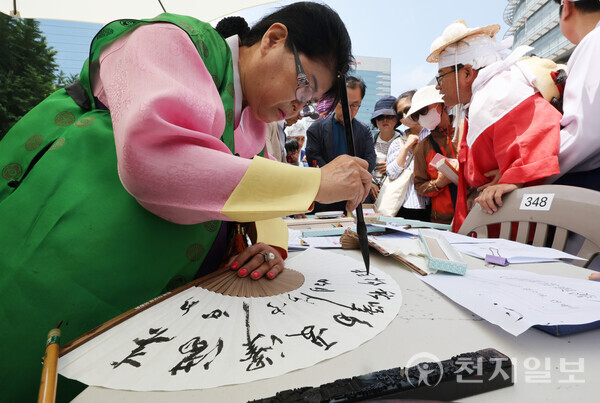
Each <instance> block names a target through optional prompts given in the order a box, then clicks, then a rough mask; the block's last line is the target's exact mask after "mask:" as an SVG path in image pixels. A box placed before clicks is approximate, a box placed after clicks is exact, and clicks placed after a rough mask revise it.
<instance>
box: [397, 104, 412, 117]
mask: <svg viewBox="0 0 600 403" xmlns="http://www.w3.org/2000/svg"><path fill="white" fill-rule="evenodd" d="M409 110H410V105H409V106H407V107H406V108H404V110H403V111H396V113H397V115H398V120H402V119H404V118H405V117H407V116H408V115H407V113H408V111H409Z"/></svg>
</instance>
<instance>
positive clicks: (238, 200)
mask: <svg viewBox="0 0 600 403" xmlns="http://www.w3.org/2000/svg"><path fill="white" fill-rule="evenodd" d="M320 185H321V170H319V169H316V168H306V167H297V166H292V165H290V164H283V163H281V162H277V161H272V160H268V159H265V158H261V157H258V156H257V157H254V158H253V159H252V163H251V164H250V167H248V170H247V171H246V174H245V175H244V177H243V178H242V180H241V181H240V183H239V184H238V185H237V187H236V188H235V189H234V190H233V192H232V193H231V196H229V199H228V200H227V202H226V203H225V205H224V206H223V209H222V210H221V213H222V214H224V215H226V216H227V217H229V218H230V219H231V220H232V221H240V222H249V221H257V220H268V219H271V218H275V217H282V216H287V215H291V214H299V213H305V212H307V211H308V209H309V208H310V206H311V204H312V202H313V201H314V199H315V197H316V196H317V192H318V191H319V186H320Z"/></svg>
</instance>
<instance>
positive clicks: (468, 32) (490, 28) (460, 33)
mask: <svg viewBox="0 0 600 403" xmlns="http://www.w3.org/2000/svg"><path fill="white" fill-rule="evenodd" d="M498 31H500V25H498V24H492V25H486V26H485V27H477V28H469V27H467V23H466V22H464V21H463V20H456V21H454V22H453V23H452V24H450V25H448V26H447V27H446V29H445V30H444V33H443V34H442V36H440V37H438V38H436V40H434V41H433V43H432V44H431V49H430V50H431V54H430V55H429V56H427V61H428V62H429V63H437V62H438V61H439V58H440V53H442V52H443V51H444V49H446V48H447V47H448V46H450V45H452V44H454V43H457V42H460V41H462V40H463V39H465V38H468V37H470V36H475V35H487V36H489V37H490V38H493V37H494V35H496V34H497V33H498Z"/></svg>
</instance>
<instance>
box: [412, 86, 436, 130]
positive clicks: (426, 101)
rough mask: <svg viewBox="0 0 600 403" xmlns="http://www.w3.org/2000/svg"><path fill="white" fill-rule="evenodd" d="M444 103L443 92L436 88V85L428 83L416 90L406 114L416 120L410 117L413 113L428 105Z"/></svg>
mask: <svg viewBox="0 0 600 403" xmlns="http://www.w3.org/2000/svg"><path fill="white" fill-rule="evenodd" d="M443 103H444V97H442V94H440V92H439V91H438V90H437V89H436V88H435V85H428V86H427V87H423V88H419V89H418V90H417V92H415V95H413V97H412V103H411V105H410V109H409V110H408V112H406V115H407V116H408V117H409V119H410V120H412V121H414V120H413V119H412V118H410V115H412V114H413V113H415V112H417V111H418V110H420V109H423V108H424V107H426V106H429V105H432V104H443Z"/></svg>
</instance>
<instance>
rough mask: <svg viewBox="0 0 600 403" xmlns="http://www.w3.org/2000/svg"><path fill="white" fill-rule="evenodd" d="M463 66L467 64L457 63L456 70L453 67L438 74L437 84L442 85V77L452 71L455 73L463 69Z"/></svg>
mask: <svg viewBox="0 0 600 403" xmlns="http://www.w3.org/2000/svg"><path fill="white" fill-rule="evenodd" d="M463 67H465V66H463V65H462V64H457V65H456V70H454V69H452V70H450V71H448V72H446V73H444V74H438V75H437V76H435V82H436V83H437V85H442V78H444V76H447V75H448V74H450V73H454V72H455V71H458V70H460V69H462V68H463Z"/></svg>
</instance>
